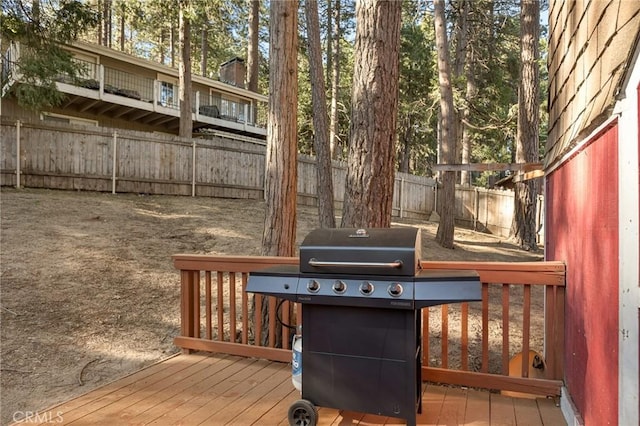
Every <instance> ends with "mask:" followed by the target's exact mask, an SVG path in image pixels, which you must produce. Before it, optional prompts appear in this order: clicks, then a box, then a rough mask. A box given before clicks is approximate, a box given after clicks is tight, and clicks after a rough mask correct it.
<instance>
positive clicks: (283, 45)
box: [262, 1, 298, 347]
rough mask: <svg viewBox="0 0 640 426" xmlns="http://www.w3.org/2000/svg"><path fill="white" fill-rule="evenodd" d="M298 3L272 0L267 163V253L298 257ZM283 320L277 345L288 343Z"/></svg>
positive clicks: (265, 322)
mask: <svg viewBox="0 0 640 426" xmlns="http://www.w3.org/2000/svg"><path fill="white" fill-rule="evenodd" d="M297 5H298V3H297V2H294V1H272V2H271V5H270V23H271V26H270V33H269V115H268V123H267V155H266V163H265V180H266V182H265V200H266V215H265V221H264V233H263V235H262V255H263V256H294V255H295V251H296V250H295V242H296V202H297V180H298V179H297V177H298V169H297V147H298V141H297V134H298V133H297V120H296V117H297V112H298V11H297ZM262 315H263V321H262V324H263V328H262V336H263V341H262V344H267V343H268V340H269V330H268V324H269V310H268V298H266V297H265V298H263V303H262ZM271 320H273V321H275V320H276V319H275V318H271ZM281 330H282V325H281V324H277V327H276V335H275V336H272V339H273V340H274V342H275V345H276V346H278V347H280V346H282V341H281V340H282V333H281Z"/></svg>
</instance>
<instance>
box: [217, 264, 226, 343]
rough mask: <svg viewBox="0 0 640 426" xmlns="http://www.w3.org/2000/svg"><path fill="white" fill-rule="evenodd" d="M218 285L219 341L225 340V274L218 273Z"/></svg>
mask: <svg viewBox="0 0 640 426" xmlns="http://www.w3.org/2000/svg"><path fill="white" fill-rule="evenodd" d="M216 278H217V279H216V285H217V290H218V341H220V342H222V341H223V340H224V274H223V273H222V271H218V272H217V273H216Z"/></svg>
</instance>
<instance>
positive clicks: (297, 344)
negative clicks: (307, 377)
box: [291, 328, 302, 392]
mask: <svg viewBox="0 0 640 426" xmlns="http://www.w3.org/2000/svg"><path fill="white" fill-rule="evenodd" d="M291 347H292V348H293V350H292V351H291V352H292V358H293V359H292V360H291V382H293V386H294V387H295V388H296V389H297V390H298V392H302V334H300V328H299V329H298V333H297V334H295V335H294V336H293V343H292V344H291Z"/></svg>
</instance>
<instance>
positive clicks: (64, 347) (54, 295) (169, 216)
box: [0, 188, 541, 424]
mask: <svg viewBox="0 0 640 426" xmlns="http://www.w3.org/2000/svg"><path fill="white" fill-rule="evenodd" d="M0 215H1V226H2V227H1V234H0V244H1V251H0V267H1V270H0V284H1V296H0V297H1V298H0V320H1V359H0V362H1V365H0V367H1V392H2V393H1V411H2V413H1V422H2V424H7V423H9V422H11V421H12V419H14V418H16V419H17V418H18V417H20V413H23V412H26V411H36V410H40V409H44V408H46V407H49V406H51V405H53V404H57V403H60V402H62V401H65V400H67V399H70V398H72V397H74V396H77V395H80V394H83V393H86V392H88V391H90V390H92V389H94V388H96V387H98V386H100V385H103V384H105V383H108V382H110V381H113V380H115V379H117V378H119V377H122V376H124V375H126V374H128V373H131V372H133V371H135V370H137V369H140V368H142V367H144V366H146V365H148V364H151V363H153V362H156V361H158V360H161V359H163V358H166V357H168V356H170V355H171V354H173V353H175V352H177V351H178V350H177V348H176V347H175V346H174V345H173V337H174V336H176V335H177V333H178V330H179V322H178V321H179V276H178V272H177V271H176V270H174V269H173V265H172V262H171V255H172V254H176V253H202V254H229V255H231V254H235V255H258V254H259V253H260V244H261V238H262V230H263V218H264V203H262V202H256V201H253V200H230V199H211V198H190V197H171V196H146V195H134V194H117V195H112V194H104V193H91V192H73V191H50V190H30V189H27V190H15V189H10V188H2V191H1V193H0ZM394 224H395V225H398V224H403V225H406V224H408V225H412V226H416V227H419V228H421V229H422V233H423V235H422V241H423V249H422V259H425V260H429V259H433V260H487V261H489V260H496V261H526V260H539V259H540V258H541V254H540V253H537V254H531V253H527V252H523V251H520V250H518V249H517V248H516V247H515V246H513V245H511V244H509V243H507V242H505V241H501V240H500V239H497V238H495V237H492V236H488V235H484V234H480V233H476V232H472V231H466V230H457V231H456V236H455V240H456V249H455V250H446V249H442V248H440V247H439V246H438V245H437V244H436V243H435V241H434V236H435V232H436V229H437V224H435V223H431V222H420V221H415V220H413V221H408V220H403V221H399V222H394ZM317 225H318V222H317V214H316V210H315V208H312V207H300V208H299V209H298V228H297V237H298V243H300V242H301V241H302V239H303V238H304V236H305V235H306V234H307V233H308V232H309V231H310V230H312V229H314V228H316V227H317Z"/></svg>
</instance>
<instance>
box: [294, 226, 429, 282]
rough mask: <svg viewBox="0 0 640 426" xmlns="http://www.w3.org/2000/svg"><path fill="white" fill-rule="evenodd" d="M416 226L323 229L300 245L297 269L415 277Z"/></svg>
mask: <svg viewBox="0 0 640 426" xmlns="http://www.w3.org/2000/svg"><path fill="white" fill-rule="evenodd" d="M420 246H421V241H420V232H419V230H418V229H416V228H370V229H362V228H360V229H356V228H323V229H316V230H314V231H311V232H310V233H309V234H308V235H307V237H306V238H305V239H304V241H303V242H302V244H301V245H300V272H302V273H338V274H358V275H362V274H370V275H386V276H388V275H395V276H414V275H415V273H416V271H417V270H418V269H419V263H420Z"/></svg>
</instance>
